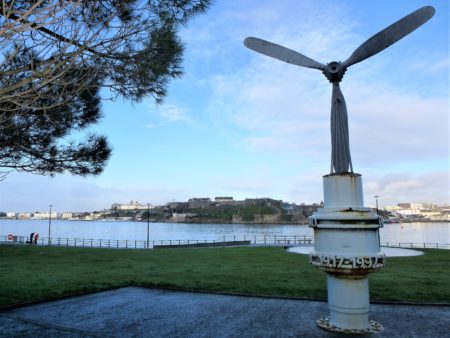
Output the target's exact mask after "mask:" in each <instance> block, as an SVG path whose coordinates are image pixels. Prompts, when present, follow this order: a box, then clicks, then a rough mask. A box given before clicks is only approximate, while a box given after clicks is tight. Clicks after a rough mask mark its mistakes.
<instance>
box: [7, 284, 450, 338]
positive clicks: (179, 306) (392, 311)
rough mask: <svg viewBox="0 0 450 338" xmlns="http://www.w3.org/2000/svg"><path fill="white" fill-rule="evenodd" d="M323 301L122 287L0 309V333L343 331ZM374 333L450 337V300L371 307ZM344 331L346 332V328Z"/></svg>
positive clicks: (90, 334)
mask: <svg viewBox="0 0 450 338" xmlns="http://www.w3.org/2000/svg"><path fill="white" fill-rule="evenodd" d="M327 314H328V309H327V303H325V302H315V301H304V300H290V299H275V298H258V297H241V296H224V295H214V294H203V293H190V292H177V291H165V290H153V289H145V288H138V287H127V288H123V289H117V290H112V291H105V292H99V293H95V294H90V295H85V296H79V297H73V298H67V299H63V300H59V301H53V302H47V303H41V304H37V305H31V306H25V307H21V308H17V309H13V310H9V311H4V312H0V337H239V338H242V337H258V338H259V337H341V336H342V335H338V334H333V333H329V332H327V331H323V330H321V329H319V328H318V327H317V326H316V324H315V322H316V320H317V319H318V318H320V317H322V316H324V315H327ZM370 319H373V320H375V321H377V322H379V323H381V324H383V325H384V328H385V329H384V331H383V332H381V333H378V334H374V336H375V337H376V338H378V337H402V338H403V337H409V338H411V337H420V338H422V337H433V338H438V337H450V306H409V305H408V306H406V305H379V304H375V305H372V306H371V312H370ZM344 336H345V337H348V335H344Z"/></svg>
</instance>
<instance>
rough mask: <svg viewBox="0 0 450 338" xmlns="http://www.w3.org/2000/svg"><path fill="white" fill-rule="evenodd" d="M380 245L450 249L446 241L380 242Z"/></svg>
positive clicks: (404, 247)
mask: <svg viewBox="0 0 450 338" xmlns="http://www.w3.org/2000/svg"><path fill="white" fill-rule="evenodd" d="M381 246H386V247H390V248H403V249H447V250H450V244H448V243H413V242H410V243H407V242H405V243H395V242H386V243H381Z"/></svg>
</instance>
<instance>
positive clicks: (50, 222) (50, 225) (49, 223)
mask: <svg viewBox="0 0 450 338" xmlns="http://www.w3.org/2000/svg"><path fill="white" fill-rule="evenodd" d="M51 227H52V205H51V204H50V215H49V218H48V245H50V244H51V239H50V233H51Z"/></svg>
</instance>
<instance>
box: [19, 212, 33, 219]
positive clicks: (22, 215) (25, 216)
mask: <svg viewBox="0 0 450 338" xmlns="http://www.w3.org/2000/svg"><path fill="white" fill-rule="evenodd" d="M30 218H31V214H30V213H29V212H20V213H19V214H18V215H17V219H30Z"/></svg>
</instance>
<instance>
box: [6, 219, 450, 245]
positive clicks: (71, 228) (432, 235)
mask: <svg viewBox="0 0 450 338" xmlns="http://www.w3.org/2000/svg"><path fill="white" fill-rule="evenodd" d="M48 225H49V222H48V220H20V221H19V220H0V236H4V235H7V234H13V235H16V236H29V234H30V233H31V232H38V233H39V234H40V236H42V237H47V235H48ZM274 235H277V236H293V235H296V236H312V235H313V231H312V229H311V228H309V227H308V226H307V225H292V224H285V225H284V224H275V225H266V224H264V225H262V224H261V225H259V224H182V223H150V240H187V239H192V240H217V239H220V238H222V237H223V236H226V237H228V238H229V237H230V236H236V238H239V239H242V237H243V236H247V237H252V236H274ZM51 237H54V238H57V237H61V238H67V237H69V238H86V239H91V238H93V239H114V240H115V239H120V240H125V239H128V240H146V238H147V223H146V222H106V221H105V222H102V221H62V220H52V222H51ZM380 239H381V242H383V243H384V242H393V243H394V242H396V243H399V242H401V243H411V242H412V243H439V244H449V243H450V223H396V224H385V225H384V228H381V229H380Z"/></svg>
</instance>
